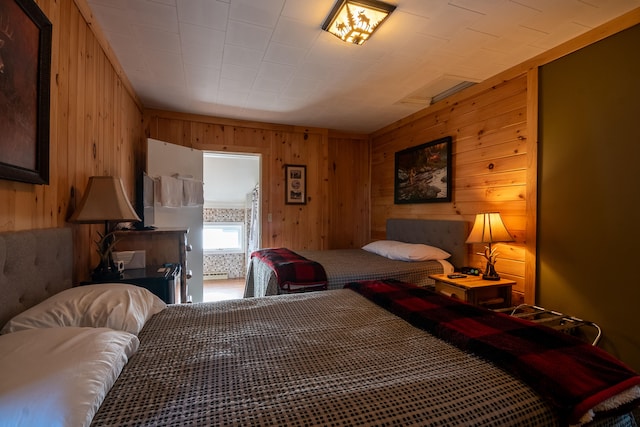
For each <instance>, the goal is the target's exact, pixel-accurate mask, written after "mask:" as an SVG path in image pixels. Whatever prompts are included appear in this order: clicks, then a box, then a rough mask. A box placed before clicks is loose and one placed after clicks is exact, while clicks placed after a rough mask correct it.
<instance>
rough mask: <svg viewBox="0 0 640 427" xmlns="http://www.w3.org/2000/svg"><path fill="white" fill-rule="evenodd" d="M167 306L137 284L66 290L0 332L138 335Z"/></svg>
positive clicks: (9, 323) (13, 321)
mask: <svg viewBox="0 0 640 427" xmlns="http://www.w3.org/2000/svg"><path fill="white" fill-rule="evenodd" d="M166 306H167V305H166V304H165V303H164V301H162V300H161V299H160V298H158V297H157V296H156V295H154V294H153V293H151V292H150V291H148V290H147V289H144V288H141V287H139V286H135V285H128V284H122V283H103V284H98V285H87V286H78V287H75V288H71V289H67V290H64V291H62V292H60V293H58V294H55V295H53V296H51V297H50V298H48V299H46V300H44V301H42V302H41V303H40V304H37V305H35V306H33V307H31V308H30V309H28V310H25V311H23V312H22V313H20V314H18V315H17V316H15V317H14V318H13V319H11V320H10V321H9V322H7V324H6V325H5V326H4V327H3V328H2V331H0V333H2V334H6V333H8V332H16V331H20V330H23V329H31V328H53V327H59V326H89V327H94V328H111V329H116V330H119V331H126V332H131V333H132V334H136V335H137V334H138V332H140V330H141V329H142V327H143V326H144V324H145V323H146V321H147V320H149V319H150V318H151V316H153V315H154V314H156V313H158V312H160V311H162V310H163V309H164V308H165V307H166Z"/></svg>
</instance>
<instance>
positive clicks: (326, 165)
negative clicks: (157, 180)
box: [144, 110, 369, 250]
mask: <svg viewBox="0 0 640 427" xmlns="http://www.w3.org/2000/svg"><path fill="white" fill-rule="evenodd" d="M144 115H145V125H144V129H145V132H146V135H147V136H148V137H150V138H154V139H157V140H160V141H165V142H169V143H172V144H178V145H182V146H186V147H192V148H196V149H198V150H203V151H213V152H229V153H255V154H259V155H260V156H261V181H262V182H261V189H262V191H261V204H262V207H261V208H262V224H261V227H262V244H261V246H262V247H281V246H286V247H289V248H291V249H298V250H303V249H328V248H337V247H343V248H344V247H357V246H361V245H363V244H364V243H366V242H367V239H368V236H369V228H368V221H369V220H368V214H369V212H368V182H369V165H368V156H367V154H368V137H367V136H363V135H342V134H340V135H337V136H332V135H331V132H330V131H328V130H327V129H317V128H303V127H297V126H287V125H276V124H268V123H257V122H247V121H240V120H231V119H222V118H215V117H209V116H198V115H192V114H182V113H172V112H167V111H158V110H148V111H145V114H144ZM286 164H296V165H306V167H307V203H306V205H287V204H285V189H284V185H285V176H284V166H285V165H286ZM354 165H355V166H354Z"/></svg>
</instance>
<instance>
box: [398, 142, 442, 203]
mask: <svg viewBox="0 0 640 427" xmlns="http://www.w3.org/2000/svg"><path fill="white" fill-rule="evenodd" d="M451 146H452V138H451V137H450V136H447V137H444V138H440V139H437V140H435V141H431V142H427V143H425V144H421V145H418V146H416V147H411V148H407V149H405V150H402V151H398V152H396V156H395V171H394V172H395V178H394V179H395V186H394V203H396V204H403V203H434V202H450V201H451Z"/></svg>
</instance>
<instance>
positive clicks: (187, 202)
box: [182, 179, 204, 206]
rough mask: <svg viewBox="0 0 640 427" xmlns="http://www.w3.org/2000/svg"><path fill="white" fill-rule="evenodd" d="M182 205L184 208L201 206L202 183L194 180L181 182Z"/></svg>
mask: <svg viewBox="0 0 640 427" xmlns="http://www.w3.org/2000/svg"><path fill="white" fill-rule="evenodd" d="M182 204H183V205H184V206H201V205H203V204H204V188H203V183H202V181H197V180H194V179H183V180H182Z"/></svg>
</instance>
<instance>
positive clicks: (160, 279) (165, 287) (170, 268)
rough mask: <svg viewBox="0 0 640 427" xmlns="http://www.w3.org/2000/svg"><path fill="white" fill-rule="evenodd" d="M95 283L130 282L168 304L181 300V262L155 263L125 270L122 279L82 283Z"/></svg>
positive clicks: (83, 283) (84, 283) (85, 283)
mask: <svg viewBox="0 0 640 427" xmlns="http://www.w3.org/2000/svg"><path fill="white" fill-rule="evenodd" d="M95 283H129V284H132V285H136V286H140V287H141V288H145V289H148V290H149V291H151V292H153V293H154V294H155V295H157V296H158V297H160V299H162V301H164V302H165V303H167V304H175V303H176V302H180V264H165V265H155V266H147V267H146V268H135V269H132V270H124V271H123V272H122V276H121V278H120V279H116V280H103V281H96V280H93V281H91V282H82V283H81V285H91V284H95ZM176 296H177V297H178V298H176Z"/></svg>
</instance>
